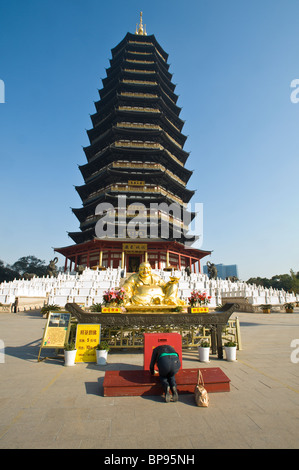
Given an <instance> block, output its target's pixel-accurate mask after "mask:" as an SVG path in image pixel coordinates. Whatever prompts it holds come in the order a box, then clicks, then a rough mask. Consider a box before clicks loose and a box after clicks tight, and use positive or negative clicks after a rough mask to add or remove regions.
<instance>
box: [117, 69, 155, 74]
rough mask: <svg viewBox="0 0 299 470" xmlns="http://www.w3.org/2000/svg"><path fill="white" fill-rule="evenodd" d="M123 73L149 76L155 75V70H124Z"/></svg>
mask: <svg viewBox="0 0 299 470" xmlns="http://www.w3.org/2000/svg"><path fill="white" fill-rule="evenodd" d="M124 71H125V72H130V73H149V74H155V73H156V71H155V70H138V69H124Z"/></svg>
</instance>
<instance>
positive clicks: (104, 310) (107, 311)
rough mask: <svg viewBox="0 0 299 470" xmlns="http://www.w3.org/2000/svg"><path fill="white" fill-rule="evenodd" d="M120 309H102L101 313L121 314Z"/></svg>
mask: <svg viewBox="0 0 299 470" xmlns="http://www.w3.org/2000/svg"><path fill="white" fill-rule="evenodd" d="M121 312H122V308H121V307H102V313H121Z"/></svg>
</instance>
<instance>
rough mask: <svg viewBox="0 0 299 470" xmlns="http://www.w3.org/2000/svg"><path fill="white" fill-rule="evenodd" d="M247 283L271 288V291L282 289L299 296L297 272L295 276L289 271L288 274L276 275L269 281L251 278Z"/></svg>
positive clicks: (298, 274)
mask: <svg viewBox="0 0 299 470" xmlns="http://www.w3.org/2000/svg"><path fill="white" fill-rule="evenodd" d="M247 283H248V284H256V285H257V286H263V287H265V288H267V289H269V288H270V287H272V288H273V289H279V290H281V289H283V290H285V291H286V292H294V293H295V294H299V271H298V272H297V273H296V274H295V272H294V271H293V270H292V269H291V270H290V274H276V275H275V276H272V277H271V279H267V278H265V277H263V278H262V277H251V278H250V279H248V281H247Z"/></svg>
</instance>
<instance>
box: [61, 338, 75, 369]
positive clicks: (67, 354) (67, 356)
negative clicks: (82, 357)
mask: <svg viewBox="0 0 299 470" xmlns="http://www.w3.org/2000/svg"><path fill="white" fill-rule="evenodd" d="M76 353H77V349H76V345H75V341H72V342H70V343H65V345H64V365H65V366H74V365H75V358H76Z"/></svg>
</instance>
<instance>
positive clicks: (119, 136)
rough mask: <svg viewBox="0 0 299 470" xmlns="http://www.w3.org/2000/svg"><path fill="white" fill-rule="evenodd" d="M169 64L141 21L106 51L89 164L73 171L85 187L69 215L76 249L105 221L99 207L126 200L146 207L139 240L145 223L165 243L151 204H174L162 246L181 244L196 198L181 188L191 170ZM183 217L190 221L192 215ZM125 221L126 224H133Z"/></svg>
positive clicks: (87, 150) (160, 217)
mask: <svg viewBox="0 0 299 470" xmlns="http://www.w3.org/2000/svg"><path fill="white" fill-rule="evenodd" d="M167 60H168V54H167V53H166V52H165V51H164V50H163V49H162V47H161V46H160V45H159V43H158V41H157V40H156V38H155V36H154V35H149V36H148V35H147V34H146V32H145V30H144V27H143V24H142V17H141V22H140V25H139V28H138V29H137V30H136V33H135V34H132V33H127V35H126V36H125V37H124V39H123V40H122V41H121V42H120V43H119V44H118V45H117V46H116V47H115V48H114V49H112V59H111V60H110V67H109V68H108V69H107V70H106V75H107V76H106V78H104V79H103V80H102V82H103V87H102V89H101V90H99V100H98V101H97V102H96V103H95V113H94V114H93V115H92V116H91V122H92V128H91V129H90V130H88V131H87V135H88V138H89V142H90V143H89V145H88V146H87V147H85V148H84V152H85V156H86V159H87V163H85V164H83V165H81V166H79V169H80V171H81V174H82V177H83V180H84V183H83V184H82V185H80V186H76V190H77V192H78V194H79V196H80V198H81V200H82V207H80V208H74V209H72V210H73V213H74V214H75V215H76V217H77V218H78V220H79V223H80V231H78V232H71V233H69V236H70V237H71V238H72V239H73V241H74V242H75V243H76V244H84V243H87V242H90V241H92V240H95V239H97V233H96V225H97V222H98V221H99V220H100V219H101V217H103V214H102V213H101V214H99V213H98V212H97V207H98V206H99V204H101V203H104V202H105V203H111V204H112V205H113V206H114V207H115V208H117V204H118V201H119V196H122V197H125V198H126V206H127V207H128V206H130V207H132V205H133V206H134V207H136V209H137V210H138V208H140V205H143V206H145V208H146V214H145V218H146V222H147V226H148V231H147V233H143V234H141V235H140V234H139V236H141V237H143V238H148V237H149V229H150V226H151V224H157V229H158V232H157V234H158V239H161V240H162V238H163V233H162V231H161V221H162V220H163V218H165V217H166V216H167V214H165V213H164V210H163V208H162V209H161V210H159V211H158V217H157V219H155V221H153V220H152V219H151V217H152V214H151V213H150V207H151V204H153V203H155V204H158V205H160V204H162V203H164V207H166V206H165V204H166V205H167V207H170V206H171V205H172V204H175V205H176V206H177V207H179V208H180V214H178V212H176V213H174V212H171V213H170V214H171V215H172V216H171V217H170V218H169V219H168V220H169V234H168V241H178V242H179V243H184V242H185V241H186V229H187V227H186V226H185V225H184V223H183V213H184V211H185V213H187V205H188V203H189V202H190V200H191V198H192V196H193V195H194V191H193V190H191V189H189V188H188V187H187V183H188V181H189V179H190V177H191V175H192V171H190V170H189V169H188V168H187V167H186V166H185V165H186V162H187V159H188V156H189V153H188V152H186V151H185V150H184V144H185V142H186V136H185V135H184V134H183V133H182V128H183V126H184V121H183V120H182V119H181V118H180V112H181V108H180V107H179V106H178V105H177V101H178V96H177V95H176V94H175V85H174V84H173V83H172V74H171V73H170V72H169V64H168V62H167ZM138 205H139V206H138ZM161 207H162V206H161ZM168 215H169V214H168ZM189 215H190V219H191V220H192V218H193V217H194V214H193V213H191V214H189ZM126 216H127V219H126V220H127V222H128V221H129V220H130V219H131V218H132V217H130V215H129V213H128V214H126ZM116 222H117V220H116ZM117 236H119V234H117V232H116V237H117ZM122 236H123V232H122ZM125 237H130V234H129V233H125ZM137 241H138V240H137ZM149 241H150V240H149ZM205 253H209V252H205Z"/></svg>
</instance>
